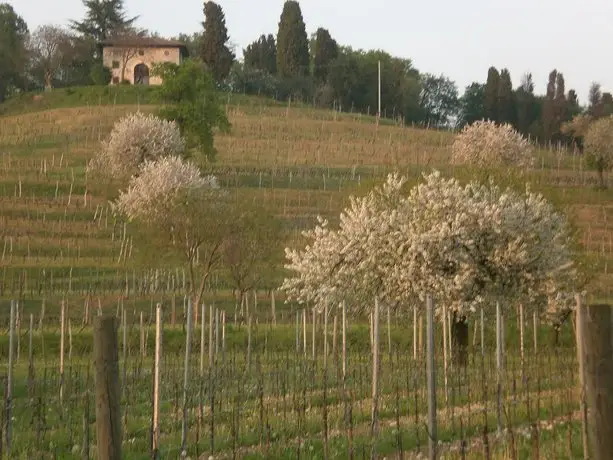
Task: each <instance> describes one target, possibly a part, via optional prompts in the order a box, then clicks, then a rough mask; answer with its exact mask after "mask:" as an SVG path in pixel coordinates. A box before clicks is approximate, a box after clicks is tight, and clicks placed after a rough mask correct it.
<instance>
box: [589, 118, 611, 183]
mask: <svg viewBox="0 0 613 460" xmlns="http://www.w3.org/2000/svg"><path fill="white" fill-rule="evenodd" d="M584 142H585V152H586V153H587V156H588V161H589V163H590V164H591V165H592V166H593V167H594V168H595V169H596V171H597V172H598V177H599V179H600V185H601V186H603V187H604V172H605V171H608V170H610V169H611V167H612V166H613V115H611V116H608V117H605V118H600V119H598V120H596V121H593V122H592V123H591V124H590V125H589V127H588V128H587V133H586V135H585V141H584Z"/></svg>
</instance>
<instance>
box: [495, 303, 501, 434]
mask: <svg viewBox="0 0 613 460" xmlns="http://www.w3.org/2000/svg"><path fill="white" fill-rule="evenodd" d="M496 394H497V404H496V420H497V424H498V433H499V434H501V433H502V311H501V309H500V302H496Z"/></svg>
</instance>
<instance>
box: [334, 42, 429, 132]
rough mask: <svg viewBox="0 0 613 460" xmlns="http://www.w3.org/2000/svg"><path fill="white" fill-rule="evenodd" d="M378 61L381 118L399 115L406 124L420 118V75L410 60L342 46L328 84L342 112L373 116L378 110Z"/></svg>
mask: <svg viewBox="0 0 613 460" xmlns="http://www.w3.org/2000/svg"><path fill="white" fill-rule="evenodd" d="M378 62H381V109H382V111H383V114H384V116H389V117H391V116H402V117H404V119H405V121H406V122H409V123H410V122H414V123H420V122H421V121H422V119H423V117H422V112H421V108H420V105H419V102H420V82H419V72H418V71H417V69H415V67H413V64H412V62H411V61H410V60H409V59H400V58H395V57H392V56H391V55H390V54H388V53H386V52H384V51H363V50H359V51H354V50H352V49H351V48H349V47H343V48H341V49H340V51H339V56H338V57H337V58H336V59H335V60H334V61H332V63H331V65H330V72H329V74H328V83H329V85H330V88H331V90H332V92H333V95H334V97H335V99H336V100H337V101H338V102H339V103H340V105H341V106H342V107H343V109H345V110H350V109H351V110H357V111H360V112H362V113H369V114H371V115H372V114H373V113H374V112H375V111H376V108H377V99H378V89H377V74H378V69H377V64H378Z"/></svg>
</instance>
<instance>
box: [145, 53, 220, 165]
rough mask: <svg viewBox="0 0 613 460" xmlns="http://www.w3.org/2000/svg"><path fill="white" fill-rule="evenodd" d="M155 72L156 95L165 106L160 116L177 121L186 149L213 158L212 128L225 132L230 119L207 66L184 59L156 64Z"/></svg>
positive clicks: (209, 158)
mask: <svg viewBox="0 0 613 460" xmlns="http://www.w3.org/2000/svg"><path fill="white" fill-rule="evenodd" d="M154 73H155V74H157V75H160V76H161V77H162V79H163V83H162V85H160V87H159V94H160V97H161V100H162V102H163V103H164V104H165V105H164V107H163V108H162V109H160V111H159V115H160V116H161V117H162V118H165V119H167V120H174V121H176V122H177V124H178V125H179V128H180V129H181V133H182V134H183V136H185V138H186V141H187V146H188V148H194V149H196V150H197V152H199V153H200V154H202V155H203V156H204V157H205V158H206V159H208V160H213V159H214V158H215V153H216V151H215V147H214V142H213V130H214V129H215V128H218V129H220V130H221V131H222V132H227V131H229V129H230V122H229V121H228V118H227V117H226V113H225V110H224V106H223V104H222V102H221V100H220V98H219V95H218V94H217V92H216V90H215V83H214V81H213V78H212V76H211V74H210V73H209V72H207V70H206V66H205V65H204V64H203V63H202V62H200V61H198V60H195V59H187V60H185V61H184V63H183V64H182V65H180V66H179V65H176V64H173V63H164V64H161V65H158V66H155V67H154Z"/></svg>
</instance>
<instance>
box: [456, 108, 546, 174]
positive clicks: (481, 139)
mask: <svg viewBox="0 0 613 460" xmlns="http://www.w3.org/2000/svg"><path fill="white" fill-rule="evenodd" d="M533 155H534V149H533V147H532V144H530V142H529V141H528V140H527V139H525V138H524V137H523V136H522V135H521V134H520V133H518V132H517V131H516V130H515V129H514V128H513V126H512V125H510V124H508V123H507V124H502V125H497V124H496V123H494V122H493V121H485V120H480V121H476V122H474V123H473V124H471V125H467V126H465V127H464V129H462V131H461V132H460V133H459V134H458V135H457V136H456V138H455V140H454V142H453V144H452V146H451V162H452V163H453V164H458V165H460V164H468V165H471V166H477V167H480V168H484V167H485V168H488V167H492V166H520V167H528V166H531V165H532V161H533Z"/></svg>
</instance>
